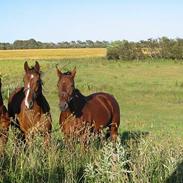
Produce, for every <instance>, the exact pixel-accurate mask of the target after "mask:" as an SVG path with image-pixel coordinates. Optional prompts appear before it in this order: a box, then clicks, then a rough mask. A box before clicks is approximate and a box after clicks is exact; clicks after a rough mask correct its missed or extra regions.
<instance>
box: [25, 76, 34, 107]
mask: <svg viewBox="0 0 183 183" xmlns="http://www.w3.org/2000/svg"><path fill="white" fill-rule="evenodd" d="M33 78H34V75H33V74H31V78H30V81H29V83H28V85H27V88H26V91H27V93H26V96H25V106H26V107H27V108H28V109H29V102H28V96H29V93H30V82H31V80H32V79H33Z"/></svg>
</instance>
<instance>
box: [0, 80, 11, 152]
mask: <svg viewBox="0 0 183 183" xmlns="http://www.w3.org/2000/svg"><path fill="white" fill-rule="evenodd" d="M1 86H2V84H1V78H0V153H2V152H3V151H4V148H5V145H6V143H7V141H8V131H9V126H10V120H9V116H8V111H7V109H6V107H5V105H4V103H3V98H2V93H1Z"/></svg>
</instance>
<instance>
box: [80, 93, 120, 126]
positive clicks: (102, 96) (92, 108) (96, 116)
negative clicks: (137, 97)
mask: <svg viewBox="0 0 183 183" xmlns="http://www.w3.org/2000/svg"><path fill="white" fill-rule="evenodd" d="M82 113H83V116H84V118H85V119H87V121H95V124H96V128H99V126H103V127H106V126H109V125H110V124H111V123H115V124H116V126H117V127H118V126H119V124H120V108H119V104H118V102H117V101H116V99H115V98H114V96H113V95H110V94H108V93H103V92H100V93H94V94H91V95H89V96H88V97H87V103H86V105H85V107H84V108H83V112H82Z"/></svg>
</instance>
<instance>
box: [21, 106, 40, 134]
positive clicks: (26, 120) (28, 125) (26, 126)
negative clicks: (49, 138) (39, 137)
mask: <svg viewBox="0 0 183 183" xmlns="http://www.w3.org/2000/svg"><path fill="white" fill-rule="evenodd" d="M21 107H22V110H21V111H22V112H21V113H20V114H19V115H18V120H19V125H20V129H21V130H22V131H23V132H24V133H28V132H29V131H30V130H31V129H32V128H36V127H37V126H38V125H37V124H39V123H40V121H41V113H42V111H41V108H40V107H39V106H38V105H37V104H34V107H33V108H32V109H31V110H28V109H27V108H25V106H21Z"/></svg>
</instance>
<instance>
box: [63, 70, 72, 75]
mask: <svg viewBox="0 0 183 183" xmlns="http://www.w3.org/2000/svg"><path fill="white" fill-rule="evenodd" d="M71 74H72V73H71V71H67V72H64V73H63V75H66V76H67V75H71Z"/></svg>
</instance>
